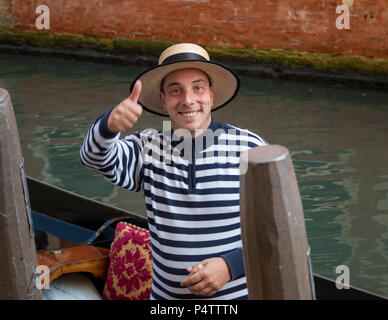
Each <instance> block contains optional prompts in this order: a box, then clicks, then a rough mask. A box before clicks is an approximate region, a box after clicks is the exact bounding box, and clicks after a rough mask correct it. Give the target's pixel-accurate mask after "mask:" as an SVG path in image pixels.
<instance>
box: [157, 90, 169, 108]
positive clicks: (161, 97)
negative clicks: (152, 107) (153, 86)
mask: <svg viewBox="0 0 388 320" xmlns="http://www.w3.org/2000/svg"><path fill="white" fill-rule="evenodd" d="M159 97H160V102H161V103H162V105H163V110H164V111H165V112H167V106H166V102H165V97H164V93H163V92H160V93H159Z"/></svg>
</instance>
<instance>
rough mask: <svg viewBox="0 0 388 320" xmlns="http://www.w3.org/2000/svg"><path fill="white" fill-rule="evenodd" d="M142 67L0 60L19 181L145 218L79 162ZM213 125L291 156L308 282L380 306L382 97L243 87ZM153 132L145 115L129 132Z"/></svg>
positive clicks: (384, 171)
mask: <svg viewBox="0 0 388 320" xmlns="http://www.w3.org/2000/svg"><path fill="white" fill-rule="evenodd" d="M144 69H145V67H141V66H119V65H109V64H99V63H92V62H79V61H74V60H70V59H69V60H66V59H59V58H47V57H32V56H23V55H9V54H0V87H2V88H5V89H7V90H8V91H9V93H10V94H11V98H12V101H13V104H14V108H15V112H16V118H17V122H18V126H19V134H20V138H21V144H22V151H23V155H24V158H25V167H26V172H27V174H28V175H30V176H32V177H34V178H37V179H40V180H43V181H45V182H48V183H51V184H54V185H56V186H59V187H62V188H65V189H67V190H70V191H72V192H76V193H78V194H82V195H84V196H87V197H91V198H93V199H96V200H99V201H103V202H105V203H108V204H112V205H115V206H117V207H120V208H124V209H126V210H129V211H132V212H137V213H140V214H143V215H145V206H144V201H143V198H142V196H141V194H138V193H131V192H128V191H125V190H122V189H119V188H117V187H115V186H113V185H112V184H111V183H109V182H107V181H105V180H104V179H103V178H102V177H101V176H97V175H93V174H91V173H90V172H89V171H88V170H87V169H85V168H83V167H82V166H81V165H80V162H79V149H80V146H81V143H82V141H83V138H84V136H85V134H86V132H87V130H88V128H89V126H90V125H91V123H92V122H93V121H94V120H95V119H96V118H97V117H98V116H99V115H100V114H102V113H103V112H105V111H106V110H108V108H110V107H111V106H113V105H115V104H117V103H119V102H120V101H121V100H123V99H124V98H126V97H127V96H128V94H129V85H130V82H131V80H132V79H133V78H134V77H135V76H136V75H137V74H139V72H141V71H143V70H144ZM214 118H215V119H216V120H217V121H221V122H226V123H229V124H232V125H236V126H238V127H240V128H246V129H249V130H251V131H253V132H255V133H258V134H259V135H261V136H262V137H264V138H265V139H266V140H267V141H268V142H269V143H272V144H281V145H284V146H286V147H287V148H288V149H289V150H290V152H291V155H292V159H293V163H294V168H295V172H296V175H297V179H298V183H299V187H300V192H301V196H302V202H303V207H304V213H305V221H306V228H307V235H308V241H309V244H310V246H311V251H312V263H313V270H314V272H315V273H317V274H320V275H323V276H326V277H329V278H332V279H336V278H337V277H338V276H340V275H341V274H340V273H336V268H337V267H338V266H340V265H345V266H347V267H348V268H349V270H350V284H351V285H353V286H356V287H359V288H362V289H365V290H368V291H372V292H374V293H377V294H380V295H384V296H388V92H376V91H372V90H364V89H357V88H353V89H352V88H343V87H340V86H328V85H318V84H311V83H298V82H292V81H281V80H274V79H260V78H253V77H242V88H241V91H240V94H239V96H238V97H237V98H236V99H235V101H234V102H233V103H231V104H230V105H229V106H227V107H225V108H223V109H221V110H219V111H216V112H215V113H214ZM146 128H155V129H160V128H162V122H161V118H159V117H158V116H155V115H152V114H150V113H148V112H146V111H145V112H144V113H143V116H142V117H141V120H140V121H139V122H138V124H137V125H136V129H138V130H142V129H146Z"/></svg>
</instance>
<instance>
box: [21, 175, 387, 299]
mask: <svg viewBox="0 0 388 320" xmlns="http://www.w3.org/2000/svg"><path fill="white" fill-rule="evenodd" d="M27 184H28V189H29V194H30V202H31V212H32V217H33V221H34V227H35V229H36V230H38V231H41V232H47V233H50V234H52V235H54V236H58V237H60V238H62V239H65V240H67V241H70V242H72V243H74V244H82V243H86V244H89V245H93V246H98V247H102V248H107V249H109V248H110V244H111V242H112V241H113V237H114V229H115V226H116V224H117V223H118V222H119V221H123V220H125V221H126V222H129V223H132V224H135V225H138V226H139V227H142V228H148V223H147V219H146V218H145V217H143V216H140V215H138V214H135V213H133V212H130V211H126V210H122V209H119V208H115V207H112V206H109V205H106V204H104V203H101V202H98V201H95V200H92V199H89V198H87V197H83V196H80V195H77V194H74V193H72V192H68V191H66V190H63V189H61V188H58V187H55V186H52V185H50V184H47V183H44V182H42V181H39V180H36V179H33V178H30V177H27ZM37 247H39V245H38V244H37ZM71 250H74V249H71ZM314 284H315V293H316V298H317V299H318V300H356V299H357V300H371V299H372V300H386V298H385V297H382V296H379V295H376V294H373V293H371V292H368V291H365V290H362V289H359V288H356V287H352V286H351V287H350V288H349V289H342V290H339V289H337V287H336V283H335V281H334V280H332V279H328V278H326V277H322V276H320V275H317V274H314Z"/></svg>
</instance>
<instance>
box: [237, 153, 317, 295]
mask: <svg viewBox="0 0 388 320" xmlns="http://www.w3.org/2000/svg"><path fill="white" fill-rule="evenodd" d="M244 167H245V168H246V169H247V170H246V172H245V174H243V173H244V172H243V171H242V172H241V173H242V174H241V176H240V213H241V231H242V242H243V251H244V266H245V271H246V276H247V283H248V296H249V299H257V300H259V299H260V300H261V299H266V300H267V299H271V300H272V299H274V300H299V299H301V300H309V299H313V297H314V293H313V288H314V283H313V280H312V274H311V268H310V265H309V260H308V254H309V246H308V243H307V237H306V228H305V223H304V215H303V208H302V202H301V198H300V194H299V188H298V184H297V181H296V177H295V172H294V168H293V165H292V161H291V157H290V154H289V152H288V150H287V149H286V148H285V147H282V146H279V145H270V146H265V147H257V148H253V149H251V150H249V151H247V152H245V153H244V154H242V155H241V168H244Z"/></svg>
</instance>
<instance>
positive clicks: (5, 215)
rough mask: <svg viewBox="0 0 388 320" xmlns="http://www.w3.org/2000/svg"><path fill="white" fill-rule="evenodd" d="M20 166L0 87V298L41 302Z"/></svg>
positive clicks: (8, 105)
mask: <svg viewBox="0 0 388 320" xmlns="http://www.w3.org/2000/svg"><path fill="white" fill-rule="evenodd" d="M22 167H23V158H22V153H21V147H20V141H19V133H18V129H17V126H16V119H15V114H14V110H13V107H12V103H11V99H10V97H9V95H8V92H7V91H6V90H4V89H1V88H0V253H1V258H0V299H41V292H40V291H37V290H35V277H36V266H37V258H36V249H35V240H34V236H33V235H34V233H33V226H32V220H31V219H30V215H29V210H28V209H29V206H28V205H27V204H26V198H25V194H24V188H23V175H22V170H23V172H24V169H23V168H22ZM26 196H27V199H28V193H27V192H26Z"/></svg>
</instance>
